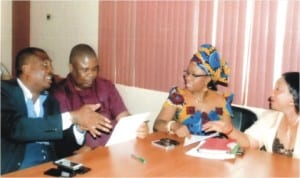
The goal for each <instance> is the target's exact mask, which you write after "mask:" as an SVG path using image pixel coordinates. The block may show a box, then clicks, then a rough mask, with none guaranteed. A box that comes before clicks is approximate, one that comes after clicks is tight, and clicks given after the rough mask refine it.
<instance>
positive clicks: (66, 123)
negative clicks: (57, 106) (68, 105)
mask: <svg viewBox="0 0 300 178" xmlns="http://www.w3.org/2000/svg"><path fill="white" fill-rule="evenodd" d="M61 118H62V128H63V130H67V129H68V128H69V127H71V125H72V124H73V122H72V116H71V114H70V113H69V112H64V113H62V114H61Z"/></svg>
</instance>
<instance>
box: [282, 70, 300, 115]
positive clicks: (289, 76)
mask: <svg viewBox="0 0 300 178" xmlns="http://www.w3.org/2000/svg"><path fill="white" fill-rule="evenodd" d="M299 76H300V73H299V72H286V73H283V74H282V77H283V79H284V80H285V82H286V83H287V85H288V87H289V92H290V93H291V95H292V96H293V100H294V104H295V109H296V112H297V113H299Z"/></svg>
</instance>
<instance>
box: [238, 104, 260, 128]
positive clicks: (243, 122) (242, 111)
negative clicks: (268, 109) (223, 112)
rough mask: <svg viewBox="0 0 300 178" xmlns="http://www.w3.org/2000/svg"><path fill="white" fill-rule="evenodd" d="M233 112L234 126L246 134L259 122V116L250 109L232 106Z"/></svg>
mask: <svg viewBox="0 0 300 178" xmlns="http://www.w3.org/2000/svg"><path fill="white" fill-rule="evenodd" d="M232 110H233V118H232V123H233V126H234V127H235V128H236V129H239V130H240V131H242V132H244V131H245V130H246V129H247V128H249V127H250V126H251V125H252V124H253V123H254V122H255V121H256V120H257V115H256V114H255V113H254V112H253V111H251V110H249V109H246V108H242V107H237V106H232Z"/></svg>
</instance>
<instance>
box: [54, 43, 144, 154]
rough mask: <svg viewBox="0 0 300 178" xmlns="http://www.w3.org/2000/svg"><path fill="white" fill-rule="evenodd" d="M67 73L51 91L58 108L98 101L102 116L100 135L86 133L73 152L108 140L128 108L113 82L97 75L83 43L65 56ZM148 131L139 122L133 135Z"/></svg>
mask: <svg viewBox="0 0 300 178" xmlns="http://www.w3.org/2000/svg"><path fill="white" fill-rule="evenodd" d="M69 59H70V60H69V68H70V73H69V74H68V76H67V78H66V79H64V80H62V81H60V82H59V83H58V84H57V86H56V87H55V88H54V90H53V94H54V96H55V97H56V99H57V100H58V101H59V103H60V109H61V111H62V112H64V111H70V110H74V109H77V108H80V107H81V106H82V105H84V104H96V103H100V104H101V107H100V109H99V110H97V112H98V113H99V114H100V115H101V116H102V117H103V118H104V119H103V122H105V123H102V126H103V127H102V128H101V129H100V131H101V136H98V137H94V136H92V135H91V134H90V133H87V134H86V137H85V138H86V140H85V144H84V146H83V147H82V148H81V149H80V150H78V151H77V152H82V151H86V150H90V149H93V148H95V147H97V146H104V145H105V144H106V142H107V141H108V139H109V137H110V135H111V130H112V128H114V126H115V125H116V123H117V122H118V120H119V119H121V118H122V117H124V116H128V115H129V112H128V111H127V108H126V106H125V104H124V102H123V101H122V98H121V96H120V94H119V93H118V91H117V89H116V88H115V86H114V84H113V83H112V82H111V81H109V80H107V79H104V78H101V77H99V76H98V73H99V64H98V58H97V55H96V53H95V51H94V50H93V49H92V48H91V47H90V46H89V45H86V44H78V45H76V46H74V47H73V48H72V50H71V53H70V58H69ZM147 134H148V126H147V125H146V124H143V125H141V127H140V128H139V129H138V131H137V136H138V137H140V138H144V137H145V136H146V135H147Z"/></svg>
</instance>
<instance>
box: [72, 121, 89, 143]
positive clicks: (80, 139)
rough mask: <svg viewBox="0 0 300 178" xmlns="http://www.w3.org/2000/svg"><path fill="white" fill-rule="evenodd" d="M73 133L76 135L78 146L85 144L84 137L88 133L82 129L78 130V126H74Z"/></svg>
mask: <svg viewBox="0 0 300 178" xmlns="http://www.w3.org/2000/svg"><path fill="white" fill-rule="evenodd" d="M73 133H74V135H75V139H76V142H77V144H78V145H82V144H83V142H84V137H85V133H86V131H83V130H81V129H80V128H78V126H77V125H74V126H73Z"/></svg>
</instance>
